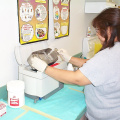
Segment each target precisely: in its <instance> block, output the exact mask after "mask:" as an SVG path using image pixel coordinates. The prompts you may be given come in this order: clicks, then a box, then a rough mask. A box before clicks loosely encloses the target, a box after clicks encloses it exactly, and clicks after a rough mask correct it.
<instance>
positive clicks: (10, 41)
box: [0, 0, 95, 87]
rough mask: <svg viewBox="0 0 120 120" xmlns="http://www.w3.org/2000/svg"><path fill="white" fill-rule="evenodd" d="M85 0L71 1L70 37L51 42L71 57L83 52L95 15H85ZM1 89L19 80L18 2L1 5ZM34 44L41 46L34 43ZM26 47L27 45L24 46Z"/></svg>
mask: <svg viewBox="0 0 120 120" xmlns="http://www.w3.org/2000/svg"><path fill="white" fill-rule="evenodd" d="M84 4H85V0H71V4H70V35H69V36H68V37H64V38H60V39H56V40H51V39H52V37H51V36H49V40H48V43H52V44H53V46H56V47H57V48H64V49H66V50H67V51H68V52H69V54H70V55H75V54H77V53H80V52H81V51H82V40H83V38H84V37H85V36H86V29H87V26H89V25H90V22H91V20H92V18H93V17H94V16H95V14H84ZM0 39H1V40H0V41H1V44H0V56H1V57H0V68H1V69H0V87H1V86H4V85H6V83H7V81H9V80H14V79H18V65H17V62H16V60H15V56H14V47H15V46H18V45H20V44H19V35H18V17H17V0H2V1H1V4H0ZM31 44H32V43H31ZM34 44H40V42H39V43H38V42H37V43H34ZM24 46H25V45H24Z"/></svg>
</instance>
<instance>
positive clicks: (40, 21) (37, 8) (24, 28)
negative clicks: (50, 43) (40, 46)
mask: <svg viewBox="0 0 120 120" xmlns="http://www.w3.org/2000/svg"><path fill="white" fill-rule="evenodd" d="M18 19H19V41H20V44H27V43H33V42H38V41H42V40H47V39H48V0H18Z"/></svg>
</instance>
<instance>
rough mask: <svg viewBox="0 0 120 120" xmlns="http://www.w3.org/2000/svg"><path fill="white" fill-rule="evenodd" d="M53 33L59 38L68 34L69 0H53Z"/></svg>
mask: <svg viewBox="0 0 120 120" xmlns="http://www.w3.org/2000/svg"><path fill="white" fill-rule="evenodd" d="M53 15H54V35H55V38H60V37H64V36H68V35H69V19H70V1H69V0H53Z"/></svg>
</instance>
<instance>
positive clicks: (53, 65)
mask: <svg viewBox="0 0 120 120" xmlns="http://www.w3.org/2000/svg"><path fill="white" fill-rule="evenodd" d="M59 64H60V63H54V64H52V65H50V66H51V67H55V66H57V65H59Z"/></svg>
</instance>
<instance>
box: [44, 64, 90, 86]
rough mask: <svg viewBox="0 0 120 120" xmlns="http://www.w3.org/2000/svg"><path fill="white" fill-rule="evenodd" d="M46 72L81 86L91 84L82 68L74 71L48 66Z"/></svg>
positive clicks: (64, 81) (60, 79)
mask: <svg viewBox="0 0 120 120" xmlns="http://www.w3.org/2000/svg"><path fill="white" fill-rule="evenodd" d="M45 73H46V74H47V75H49V76H50V77H52V78H54V79H56V80H58V81H60V82H63V83H66V84H76V85H80V86H84V85H88V84H91V82H90V81H89V80H88V79H87V78H86V77H85V76H84V75H83V74H82V73H81V72H80V70H77V71H75V72H73V71H67V70H61V69H57V68H53V67H50V66H48V67H47V68H46V70H45Z"/></svg>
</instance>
